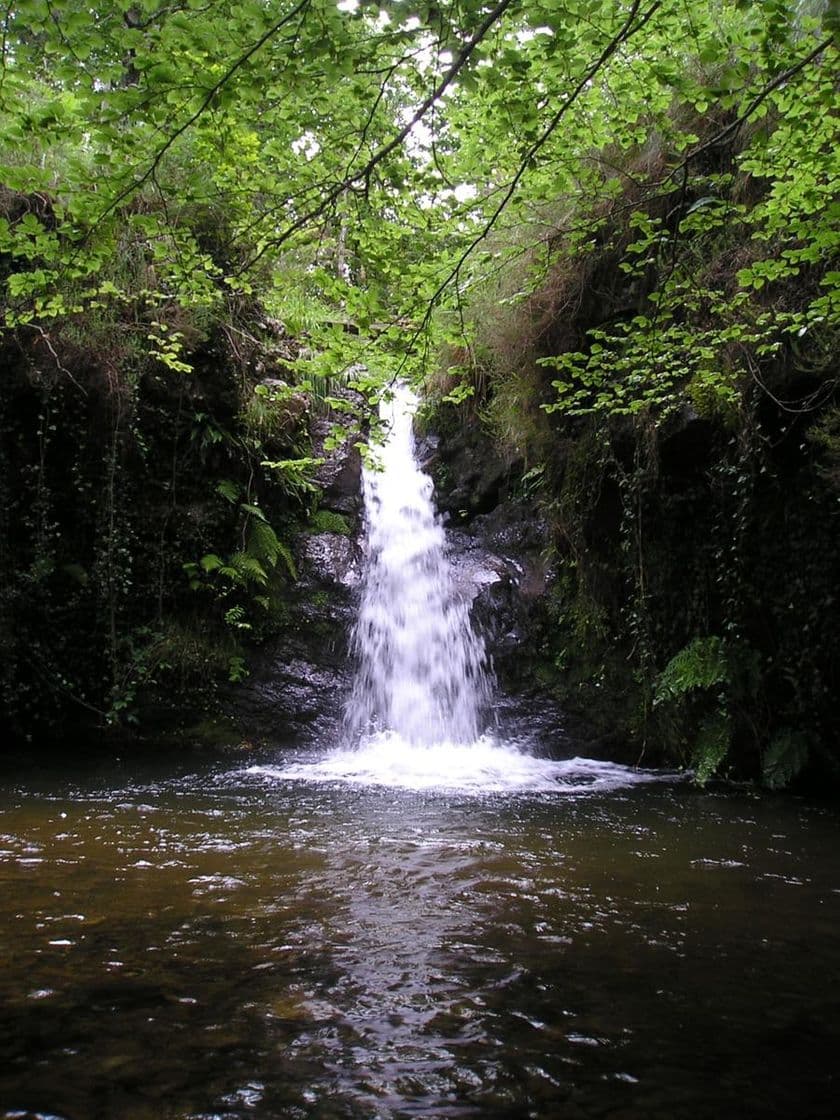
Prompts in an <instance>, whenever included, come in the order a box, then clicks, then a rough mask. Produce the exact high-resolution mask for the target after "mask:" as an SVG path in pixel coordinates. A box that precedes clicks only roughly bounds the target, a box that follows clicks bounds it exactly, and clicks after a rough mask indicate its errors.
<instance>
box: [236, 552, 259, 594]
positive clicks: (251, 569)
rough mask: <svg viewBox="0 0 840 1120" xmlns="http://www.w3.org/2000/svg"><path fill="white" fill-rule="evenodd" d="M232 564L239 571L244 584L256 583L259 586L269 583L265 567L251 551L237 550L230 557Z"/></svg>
mask: <svg viewBox="0 0 840 1120" xmlns="http://www.w3.org/2000/svg"><path fill="white" fill-rule="evenodd" d="M230 566H231V568H233V569H234V570H235V571H236V572H237V573H238V575H239V579H240V582H241V583H243V584H245V583H256V584H257V585H258V586H259V587H265V586H266V584H267V583H268V574H267V572H266V570H265V568H264V567H263V566H262V564H261V563H260V561H259V560H258V559H257V557H256V556H252V555H251V553H250V552H235V553H234V554H233V556H231V558H230Z"/></svg>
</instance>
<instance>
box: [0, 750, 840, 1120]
mask: <svg viewBox="0 0 840 1120" xmlns="http://www.w3.org/2000/svg"><path fill="white" fill-rule="evenodd" d="M291 761H292V769H291V770H290V768H289V765H288V763H289V760H288V759H277V758H274V759H271V758H269V759H262V760H259V764H253V763H251V764H242V765H239V764H237V765H231V766H229V767H224V768H220V767H216V768H214V769H208V770H204V771H201V772H196V773H190V774H184V773H180V774H178V773H169V774H164V773H160V772H158V773H157V774H147V775H145V776H142V777H141V776H138V775H137V773H136V768H135V770H134V771H130V770H129V769H128V768H126V769H124V770H122V769H120V768H119V767H115V768H114V769H113V771H112V772H110V773H105V772H102V771H100V772H98V773H94V774H87V775H86V776H84V777H77V778H75V779H73V780H68V779H67V778H61V779H50V778H47V777H41V778H38V779H32V778H30V779H28V780H27V781H26V783H25V784H21V785H20V786H15V785H14V783H12V785H11V786H7V788H6V790H5V791H4V792H3V794H2V795H0V878H1V879H2V892H0V931H1V932H2V959H3V969H2V972H1V973H0V997H2V1005H3V1014H2V1020H1V1021H0V1035H2V1038H1V1039H0V1056H2V1062H0V1117H4V1118H6V1120H9V1118H12V1117H23V1116H26V1117H29V1116H35V1115H40V1116H50V1117H61V1118H66V1120H99V1118H102V1120H112V1118H119V1120H211V1118H225V1120H245V1118H260V1120H268V1118H273V1117H283V1118H285V1117H291V1118H294V1117H313V1118H324V1120H326V1118H348V1120H359V1118H399V1117H420V1116H422V1117H434V1118H438V1117H488V1118H491V1120H493V1118H501V1117H505V1118H511V1120H512V1118H517V1117H523V1118H525V1117H540V1118H542V1117H551V1118H554V1117H561V1118H564V1120H575V1118H589V1117H610V1118H612V1120H630V1118H634V1120H659V1118H661V1120H679V1118H685V1120H702V1118H706V1117H708V1118H712V1117H715V1118H716V1120H717V1118H719V1117H780V1118H781V1117H784V1118H785V1120H789V1118H791V1117H797V1118H804V1117H823V1116H825V1117H828V1116H834V1115H835V1114H836V1091H837V1085H836V1079H837V1056H838V1053H840V938H838V930H840V864H838V858H837V853H838V850H840V845H839V844H838V839H840V827H839V821H838V813H837V811H836V810H835V809H834V808H832V807H825V806H809V805H806V804H802V803H799V802H796V801H792V800H786V799H782V798H776V797H754V796H751V795H750V794H749V793H748V792H745V791H740V790H732V789H725V788H724V789H720V790H718V791H715V792H705V793H701V792H699V791H697V790H695V789H693V788H692V787H691V786H690V785H688V784H687V783H684V782H676V781H670V780H667V777H666V779H665V780H662V781H651V782H643V783H639V784H634V783H631V781H630V776H629V775H623V774H622V772H621V771H619V770H617V769H615V770H610V768H605V767H598V766H594V765H593V766H592V767H591V768H590V770H589V771H588V772H587V767H586V765H583V767H582V768H581V767H579V768H578V771H577V772H576V774H575V775H574V776H573V777H570V778H569V780H568V781H567V782H565V783H557V785H556V788H553V789H552V788H551V786H550V785H548V786H545V787H540V788H536V789H523V790H518V791H517V790H508V791H506V792H503V793H502V792H496V791H492V790H490V791H489V792H487V791H485V792H482V791H481V790H477V789H472V790H470V791H468V792H458V791H457V790H453V789H445V788H444V789H440V788H434V787H433V786H432V787H430V788H420V789H413V790H412V789H406V788H401V787H400V786H399V785H382V784H366V783H365V781H363V780H357V781H347V780H343V779H342V777H341V776H340V775H338V776H335V775H331V774H323V773H321V774H318V775H312V774H307V771H306V760H300V759H298V760H297V762H295V760H291ZM295 766H296V767H297V769H294V767H295ZM132 773H133V776H131V774H132ZM608 773H609V774H611V776H612V780H610V781H606V780H604V776H605V775H607V774H608ZM295 774H297V776H294V775H295ZM597 775H600V776H601V777H600V778H598V776H597ZM625 778H626V779H627V780H624V779H625ZM426 785H427V786H428V783H426Z"/></svg>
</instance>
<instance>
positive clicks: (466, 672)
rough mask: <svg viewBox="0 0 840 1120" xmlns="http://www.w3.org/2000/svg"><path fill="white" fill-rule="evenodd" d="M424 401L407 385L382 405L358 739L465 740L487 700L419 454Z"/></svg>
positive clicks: (357, 648)
mask: <svg viewBox="0 0 840 1120" xmlns="http://www.w3.org/2000/svg"><path fill="white" fill-rule="evenodd" d="M416 405H417V400H416V397H415V396H414V395H413V394H412V393H411V392H410V391H409V390H408V389H407V388H405V387H399V388H397V390H396V391H395V393H394V396H393V399H392V400H391V401H389V402H387V403H385V404H384V405H383V406H382V411H381V415H382V419H383V421H384V422H385V424H386V426H387V428H388V436H387V440H386V442H385V445H384V447H383V448H382V451H381V456H380V459H381V463H380V469H366V470H365V471H364V475H363V489H364V501H365V521H366V533H365V541H366V549H367V561H366V578H365V583H364V590H363V593H362V601H361V607H360V611H359V618H358V622H357V624H356V627H355V631H354V635H353V650H354V653H355V656H356V660H357V664H358V670H357V674H356V680H355V685H354V688H353V693H352V696H351V698H350V701H349V703H348V706H347V726H348V728H349V730H350V733H351V736H352V737H353V739H354V740H358V739H359V738H360V737H363V736H364V735H365V734H369V733H371V732H377V731H379V732H393V734H394V735H395V736H397V737H398V738H399V739H401V740H403V741H404V742H405V743H406V744H409V745H412V746H428V745H431V744H433V743H444V742H446V743H458V744H466V743H472V742H474V741H475V740H476V739H477V738H478V735H479V732H480V720H481V715H482V712H483V710H484V709H485V708H486V704H487V700H488V694H489V687H488V673H487V667H486V655H485V651H484V643H483V642H482V641H481V639H480V637H479V636H478V635H477V634H476V633H475V631H474V630H473V628H472V626H471V624H470V618H469V610H468V604H467V603H465V602H464V601H463V600H462V599H459V598H458V596H457V595H456V594H455V593H454V589H453V585H452V579H451V574H450V569H449V563H448V560H447V556H446V541H445V536H444V531H443V527H442V525H441V522H440V518H439V517H438V516H437V515H436V513H435V509H434V505H433V502H432V480H431V479H430V478H429V477H428V476H427V475H425V474H424V473H423V472H422V471H421V470H420V467H419V465H418V463H417V460H416V458H415V454H414V435H413V431H412V418H413V415H414V411H415V409H416Z"/></svg>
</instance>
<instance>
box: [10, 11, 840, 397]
mask: <svg viewBox="0 0 840 1120" xmlns="http://www.w3.org/2000/svg"><path fill="white" fill-rule="evenodd" d="M836 25H837V10H836V5H835V4H833V3H828V4H825V3H822V4H821V3H810V4H809V3H807V2H801V3H799V4H792V3H789V2H787V0H765V2H763V3H761V4H755V3H747V2H745V0H713V2H708V0H704V2H702V3H700V2H694V0H585V2H584V0H535V2H528V3H525V2H523V0H499V2H497V3H496V4H492V3H485V2H483V0H453V2H446V0H444V2H434V3H429V4H426V3H419V4H418V3H413V2H411V0H396V2H393V3H387V4H382V3H376V2H373V3H371V2H368V0H339V2H336V0H296V2H292V0H283V2H279V3H278V2H267V0H246V2H240V0H237V2H236V3H233V2H228V0H209V2H208V0H180V2H175V3H171V4H166V3H160V2H158V0H116V2H112V3H108V4H96V3H93V4H89V3H82V2H81V0H18V2H15V3H11V4H9V5H8V6H7V7H6V10H5V13H4V15H3V16H2V49H3V71H2V75H0V109H2V119H3V125H2V134H0V182H2V183H3V184H4V185H5V187H6V188H7V189H8V190H10V191H14V192H19V193H22V194H24V195H26V196H28V197H30V198H36V197H42V198H44V199H45V200H46V199H48V200H49V207H48V210H43V209H42V210H40V211H39V208H38V207H37V206H32V207H31V208H30V209H28V210H27V212H25V213H17V212H16V213H15V214H14V215H9V216H8V217H7V218H5V219H2V220H0V251H3V252H5V253H6V254H8V255H9V256H10V257H11V259H12V261H13V262H14V263H13V265H12V267H11V268H10V270H9V275H8V278H7V285H8V296H9V299H8V307H7V313H6V318H7V324H8V325H9V326H11V327H18V328H22V327H28V328H29V329H38V328H39V329H42V330H48V329H49V325H50V323H51V322H53V321H55V320H56V319H60V318H66V317H68V316H70V317H72V316H78V315H80V314H83V313H84V312H85V311H86V310H89V309H90V308H92V307H93V308H97V307H99V306H101V305H102V304H103V302H106V303H107V302H108V301H119V300H121V299H125V298H126V296H127V294H128V292H129V290H130V291H131V293H132V296H134V295H136V294H137V292H138V290H139V291H140V292H143V293H144V298H145V299H146V301H147V305H148V308H149V312H148V315H147V318H148V319H149V321H150V322H158V321H160V316H157V318H156V313H155V310H154V309H155V307H160V306H163V305H167V304H170V303H172V302H175V303H178V304H179V305H182V306H187V307H189V306H192V307H202V306H204V307H212V305H213V304H214V303H217V302H218V301H219V300H222V299H224V293H225V292H226V291H227V292H234V293H236V292H238V293H248V292H250V291H251V290H253V289H254V287H255V286H256V287H258V288H259V290H260V294H261V297H262V298H263V300H264V301H265V303H266V305H267V306H268V307H269V308H270V309H272V310H273V311H274V313H275V314H276V315H277V316H278V318H280V319H282V320H284V321H286V322H288V323H289V324H290V325H291V326H292V328H293V329H294V328H295V327H297V326H299V325H301V324H303V325H305V328H306V330H307V332H308V333H310V334H311V335H313V337H314V334H315V333H317V334H318V338H317V340H316V343H315V345H314V346H313V347H312V349H311V350H310V351H309V353H308V357H307V360H308V361H309V362H310V363H313V362H314V363H315V364H316V365H318V366H319V368H321V369H324V370H328V371H329V372H331V373H336V372H340V371H341V370H346V369H348V368H351V367H353V365H354V363H359V362H364V364H365V365H366V366H367V367H368V370H369V371H372V372H370V373H369V375H368V376H369V377H376V376H379V377H388V378H390V377H392V376H393V375H394V372H395V371H397V370H402V371H403V372H405V373H410V372H411V371H412V370H416V369H417V368H419V367H420V366H422V364H423V361H424V357H425V356H426V355H427V354H428V347H429V341H430V338H431V335H430V327H432V326H434V327H435V328H436V329H437V331H438V338H439V337H441V336H443V337H448V338H450V339H452V340H455V341H458V340H460V342H461V343H463V344H466V345H467V347H469V344H470V339H469V337H467V336H468V335H469V333H470V332H469V326H468V324H467V322H466V320H465V317H464V301H465V299H467V297H468V294H469V292H470V291H471V290H473V289H474V288H475V287H476V285H480V284H481V283H482V282H484V281H486V280H487V278H488V277H490V278H492V276H493V275H494V274H496V273H497V272H498V271H499V270H500V269H504V268H505V267H506V262H508V261H509V260H510V259H511V258H517V257H519V256H521V255H522V254H523V253H526V252H530V253H531V257H530V259H531V261H532V262H533V264H534V267H535V269H536V273H537V274H539V269H540V267H541V266H542V267H543V269H544V268H545V266H546V263H547V262H549V261H550V259H551V256H552V252H554V251H555V250H556V246H557V244H558V239H560V238H561V237H562V238H564V239H566V240H567V242H568V243H570V244H571V245H572V246H573V247H574V248H575V249H576V250H579V249H580V248H581V247H583V249H584V250H585V247H586V245H587V243H589V242H590V241H591V240H592V238H593V237H596V236H597V230H598V226H599V221H601V219H602V218H603V215H604V213H605V210H606V207H607V206H608V205H609V204H610V203H611V201H614V200H615V199H616V198H618V197H619V196H623V195H625V194H626V189H627V185H628V181H629V180H631V179H632V178H633V176H634V175H635V176H636V177H637V178H641V172H640V168H641V166H642V163H643V162H644V160H645V159H647V161H648V164H649V166H650V167H654V165H655V168H654V174H653V175H651V176H649V177H648V179H647V182H646V184H645V187H644V194H645V195H647V196H649V195H651V194H656V193H657V192H658V193H659V194H661V195H668V194H670V193H672V192H673V191H674V190H675V189H676V190H679V189H685V187H686V184H687V183H688V182H689V181H690V180H692V179H693V178H695V177H700V178H702V179H703V195H702V200H701V201H698V200H697V197H696V192H695V194H694V195H693V197H694V199H695V202H694V208H693V210H692V211H691V212H690V213H688V214H685V215H684V218H685V220H686V221H687V222H689V223H690V222H693V223H695V224H696V223H698V222H706V223H709V224H710V225H714V223H715V222H720V221H721V220H722V208H723V209H726V208H727V207H729V203H726V204H724V203H723V202H722V198H723V193H724V192H723V190H722V187H721V183H720V181H716V180H715V179H714V175H710V173H709V158H708V157H709V156H710V154H713V153H714V151H715V149H716V148H718V147H720V146H721V145H722V144H724V143H725V142H727V141H730V140H731V139H732V137H733V136H734V135H738V136H742V137H743V143H742V153H741V156H740V159H741V165H742V168H743V170H744V172H746V173H747V174H749V175H750V176H752V177H754V178H756V179H759V178H760V179H763V180H764V181H765V182H766V183H767V184H769V189H767V190H766V191H765V192H764V194H763V197H762V199H761V201H760V204H759V205H758V206H756V207H752V206H750V207H747V206H746V204H745V206H744V209H743V213H742V214H741V215H739V220H742V221H743V222H744V223H746V224H747V225H748V226H749V227H750V228H749V236H752V237H754V238H756V239H758V240H759V241H761V240H764V241H772V243H773V245H772V250H773V251H772V255H770V254H768V256H767V258H766V259H764V260H755V261H752V262H751V263H750V265H749V267H748V268H745V269H744V271H743V274H742V276H741V277H740V289H739V292H738V293H735V294H733V293H726V297H725V298H726V299H727V300H729V301H731V299H732V298H736V299H746V298H748V297H749V293H751V292H753V291H755V290H758V289H759V288H760V287H761V286H762V285H763V284H765V283H770V282H772V281H773V280H774V279H777V278H778V277H779V275H780V274H781V273H784V272H787V273H789V272H790V271H792V270H795V269H796V268H798V267H801V266H802V265H803V263H811V264H813V263H814V262H815V261H819V262H826V261H829V260H830V259H832V257H833V256H836V252H837V246H838V237H839V236H840V234H838V231H837V218H838V213H837V207H838V203H837V200H836V198H835V197H834V191H835V188H836V183H837V181H838V174H837V173H838V168H837V159H838V156H837V152H838V144H837V135H836V132H837V117H836V112H835V108H836V104H835V97H836V78H837V67H836V61H837V56H836V45H835V43H834V38H833V36H834V32H835V28H836ZM699 118H707V120H708V119H710V120H711V125H708V124H707V125H706V127H704V128H703V129H702V135H701V129H700V128H699V127H698V119H699ZM641 202H642V200H641V199H640V198H639V197H635V198H634V199H633V203H632V209H633V210H634V211H636V212H637V213H638V215H639V217H638V219H637V221H638V233H639V237H638V245H637V249H638V252H637V258H638V261H639V262H644V261H645V260H646V259H647V258H648V257H649V256H650V254H651V252H659V251H663V245H664V243H665V241H667V240H668V237H669V236H670V235H669V234H668V233H667V232H663V230H662V229H661V228H660V229H657V228H656V223H655V222H654V223H651V220H650V218H649V217H645V216H644V215H645V207H644V206H643V205H642V204H641ZM599 208H600V209H599ZM748 211H749V212H748ZM731 217H732V215H731V213H729V212H728V211H727V214H726V220H730V218H731ZM211 230H212V236H211ZM138 245H140V246H142V250H138V249H137V246H138ZM129 246H134V249H132V250H129ZM782 250H784V251H782ZM132 253H133V254H134V256H135V257H137V254H138V253H140V255H142V256H143V258H144V259H143V266H142V268H141V267H140V264H139V261H138V260H137V259H135V260H134V263H133V264H132V261H131V259H130V258H131V257H132ZM838 275H840V274H838V273H836V272H832V271H830V270H829V271H828V273H827V276H826V280H825V285H824V287H825V290H824V292H823V293H822V294H821V299H820V300H819V301H815V303H814V306H813V307H812V308H811V309H810V311H809V313H808V314H809V315H810V318H809V319H808V320H807V322H806V321H804V320H802V319H799V318H797V319H795V320H793V319H792V320H791V322H790V323H789V324H788V326H790V327H792V328H793V329H795V330H797V331H798V330H802V329H803V328H805V329H806V330H810V329H812V327H813V324H814V323H815V322H816V321H817V320H820V321H824V320H825V318H826V316H836V314H837V311H838V295H837V278H838ZM678 282H679V277H678V276H677V277H675V283H678ZM683 297H684V293H683V294H682V295H680V297H679V298H683ZM721 298H723V297H721ZM348 321H350V322H352V323H353V324H354V330H355V331H358V333H354V334H352V335H350V334H348V332H347V331H346V330H343V329H342V324H343V323H345V324H346V322H348ZM662 322H664V319H661V320H660V324H659V325H662ZM778 325H779V324H774V329H775V326H778ZM784 325H785V324H782V326H784ZM641 327H642V330H641V332H640V337H641V336H642V335H644V333H645V331H644V323H642V324H641ZM154 330H155V328H153V329H152V330H151V331H150V332H149V333H150V334H153V335H154ZM153 343H154V345H155V346H157V348H158V351H159V353H160V354H161V356H162V358H164V359H166V360H167V361H169V362H170V363H172V362H177V361H178V358H177V355H176V351H177V342H176V343H173V342H172V339H171V337H170V338H169V339H168V340H167V343H166V345H163V344H162V343H160V341H159V340H158V341H156V342H155V341H154V339H153ZM436 344H437V343H436V342H435V345H436ZM768 344H769V343H768ZM617 353H618V351H617ZM629 360H631V359H630V358H628V356H627V353H626V351H625V350H621V353H620V355H619V357H617V358H616V361H621V362H626V361H629ZM574 361H575V359H574V356H572V357H564V358H563V360H562V362H561V366H564V367H565V368H566V370H567V372H568V370H569V368H570V363H571V365H572V366H573V365H574ZM561 372H562V370H561ZM559 385H560V398H559V399H560V401H561V402H563V401H564V393H565V394H566V395H567V396H568V395H569V394H571V397H572V403H574V404H575V405H578V406H580V405H583V406H587V407H588V405H589V403H591V402H590V399H589V395H587V391H586V386H584V387H583V389H584V396H583V397H580V395H579V394H580V386H578V385H577V382H576V381H575V380H574V378H571V379H569V378H566V379H565V380H564V379H563V378H562V377H561V378H560V380H559ZM569 386H571V388H569Z"/></svg>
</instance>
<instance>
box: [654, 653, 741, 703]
mask: <svg viewBox="0 0 840 1120" xmlns="http://www.w3.org/2000/svg"><path fill="white" fill-rule="evenodd" d="M728 680H729V666H728V664H727V660H726V649H725V647H724V644H723V642H722V641H721V639H720V638H714V637H712V638H695V639H694V641H693V642H689V644H688V645H687V646H685V648H684V649H681V650H680V652H679V653H678V654H676V655H675V656H674V657H672V658H671V660H670V661H669V662H668V664H667V665H666V666H665V668H664V669H663V670H662V672H661V673H660V674H659V676H658V678H657V681H656V690H655V693H654V698H653V702H654V704H661V703H663V702H665V701H667V700H673V699H675V698H676V697H678V696H683V695H684V694H685V693H686V692H691V691H692V690H693V689H696V688H711V687H712V686H713V685H716V684H722V683H723V682H725V681H728Z"/></svg>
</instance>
